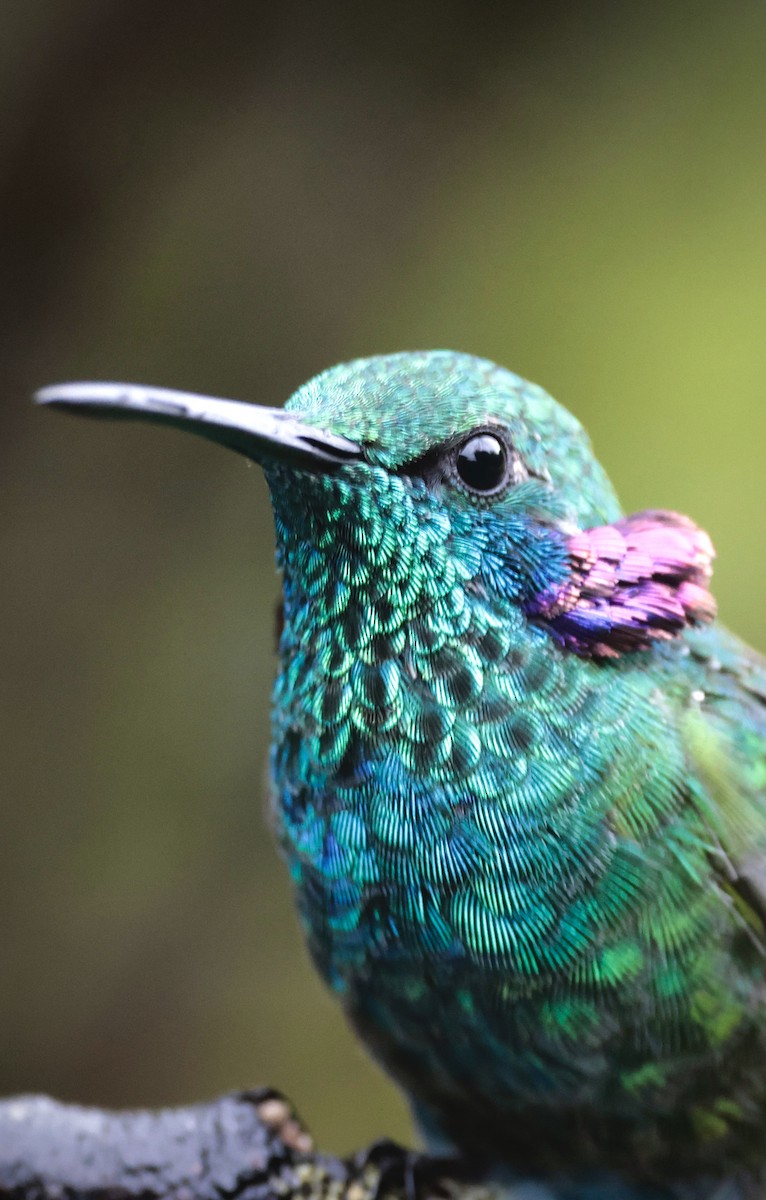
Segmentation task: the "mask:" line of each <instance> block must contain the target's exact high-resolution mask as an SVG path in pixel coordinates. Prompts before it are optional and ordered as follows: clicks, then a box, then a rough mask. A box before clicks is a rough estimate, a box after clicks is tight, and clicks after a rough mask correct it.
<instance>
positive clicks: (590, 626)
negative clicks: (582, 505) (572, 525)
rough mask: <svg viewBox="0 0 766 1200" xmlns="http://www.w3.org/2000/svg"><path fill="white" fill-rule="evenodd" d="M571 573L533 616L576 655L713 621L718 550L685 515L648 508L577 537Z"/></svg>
mask: <svg viewBox="0 0 766 1200" xmlns="http://www.w3.org/2000/svg"><path fill="white" fill-rule="evenodd" d="M568 550H569V557H570V562H571V575H570V577H569V579H568V580H567V582H566V583H565V584H564V585H563V587H561V588H560V589H559V590H558V592H556V593H555V594H551V593H548V594H547V595H544V596H542V597H540V598H539V599H538V601H537V603H536V604H535V606H534V609H533V610H532V615H534V616H537V617H540V618H542V619H543V620H544V621H545V622H546V624H547V625H548V626H549V627H550V629H551V630H552V632H553V633H554V634H555V636H556V637H557V638H558V640H559V641H560V642H561V643H562V644H563V645H565V646H566V647H567V648H568V649H570V650H574V651H575V652H576V653H577V654H582V655H591V656H593V657H594V658H617V657H619V656H620V655H622V654H629V653H631V652H632V651H634V650H642V649H645V648H646V647H647V646H649V645H651V643H652V642H653V641H656V640H662V639H668V638H672V637H676V636H677V635H678V634H680V633H681V632H682V631H683V630H684V629H685V628H686V626H687V625H697V624H700V623H702V622H705V621H711V620H712V619H713V617H714V616H715V612H716V606H715V600H714V599H713V597H712V596H711V594H710V592H709V590H708V585H709V583H710V577H711V575H712V562H713V557H714V554H715V551H714V550H713V545H712V542H711V541H710V538H709V537H708V535H707V534H706V533H705V532H704V530H702V529H699V528H698V526H696V525H695V524H694V522H693V521H690V520H689V518H688V517H684V516H681V514H680V513H674V512H664V511H661V510H654V509H649V510H647V511H646V512H640V513H635V514H634V515H633V516H631V517H624V518H623V519H622V520H620V521H615V523H614V524H613V525H599V526H597V527H596V528H594V529H584V530H582V531H581V532H578V533H575V534H573V535H572V536H571V537H570V538H569V541H568Z"/></svg>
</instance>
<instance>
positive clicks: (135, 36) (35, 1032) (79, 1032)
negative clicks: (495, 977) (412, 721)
mask: <svg viewBox="0 0 766 1200" xmlns="http://www.w3.org/2000/svg"><path fill="white" fill-rule="evenodd" d="M765 61H766V7H764V5H763V3H762V2H761V0H757V2H756V0H753V2H752V3H747V2H742V0H734V3H732V4H729V5H721V4H719V3H708V2H707V0H697V2H695V3H683V2H681V0H670V2H667V3H664V4H656V3H649V4H646V3H644V4H627V5H620V4H615V3H590V2H585V3H580V4H575V5H570V4H560V5H555V4H543V3H538V4H527V5H522V4H514V3H508V4H491V5H490V4H487V5H484V4H482V3H477V2H476V0H473V2H472V3H468V2H464V0H441V2H440V3H437V2H435V0H434V2H433V3H426V2H420V0H413V2H411V3H409V4H406V5H405V4H399V3H390V4H387V5H385V6H380V7H378V6H376V5H374V4H372V5H362V4H358V3H356V4H354V3H346V4H340V3H332V2H331V3H316V2H315V3H312V2H311V0H288V2H285V3H275V4H272V5H265V4H258V3H253V2H252V0H239V2H229V3H223V4H220V5H214V4H211V3H194V2H193V0H184V2H183V3H178V2H176V0H165V2H164V3H162V4H157V3H156V0H130V2H128V0H44V2H43V0H25V3H24V4H23V5H21V4H5V5H3V6H2V8H0V100H1V101H2V102H1V103H0V255H1V257H2V262H1V270H0V281H1V282H0V377H1V382H2V387H1V388H0V422H1V426H0V432H1V434H2V437H0V458H1V459H2V476H1V483H0V487H1V490H2V506H1V507H0V556H1V561H2V568H3V586H2V589H1V591H0V730H1V731H2V732H1V733H0V737H1V738H2V778H3V797H4V798H3V803H2V809H1V811H0V962H1V963H2V977H1V978H2V985H1V986H0V1093H10V1092H16V1091H22V1090H24V1091H47V1092H51V1093H53V1094H55V1095H57V1096H60V1097H63V1098H67V1099H76V1100H80V1101H83V1102H93V1103H98V1104H109V1105H144V1104H166V1103H177V1102H186V1101H191V1100H195V1099H200V1098H203V1097H206V1096H209V1095H212V1094H214V1093H216V1092H219V1091H223V1090H226V1089H230V1088H233V1087H236V1086H241V1085H248V1084H255V1083H259V1082H262V1083H267V1082H268V1083H271V1084H275V1085H278V1086H279V1087H281V1088H283V1089H285V1090H286V1091H287V1092H288V1093H289V1094H290V1095H291V1096H292V1097H293V1099H294V1100H295V1101H296V1103H297V1104H298V1106H299V1108H300V1110H301V1111H302V1112H303V1114H304V1115H305V1117H306V1118H307V1119H308V1121H309V1123H310V1125H311V1127H312V1128H313V1130H314V1131H315V1132H316V1134H317V1135H318V1137H319V1138H320V1140H321V1142H322V1143H323V1145H324V1146H325V1147H326V1148H327V1149H339V1150H345V1149H348V1148H350V1147H352V1146H354V1145H357V1144H359V1143H361V1142H362V1141H363V1140H365V1139H370V1138H373V1137H375V1136H377V1135H380V1134H383V1133H388V1134H391V1135H395V1136H399V1137H407V1136H408V1123H407V1118H406V1113H405V1110H404V1107H403V1105H402V1103H401V1101H400V1100H399V1097H398V1096H397V1094H396V1093H395V1091H394V1090H393V1088H391V1087H390V1086H389V1085H388V1084H387V1083H385V1082H384V1080H383V1079H382V1077H381V1076H380V1075H379V1074H378V1072H377V1071H376V1069H375V1068H374V1067H373V1066H372V1065H371V1064H370V1063H369V1062H368V1060H367V1059H366V1057H365V1056H364V1054H363V1052H362V1051H361V1050H360V1049H358V1048H357V1046H356V1044H355V1042H354V1040H353V1039H352V1037H351V1035H350V1034H349V1033H347V1031H346V1030H345V1028H344V1025H343V1022H342V1020H341V1018H340V1015H339V1014H338V1012H337V1011H336V1009H335V1007H334V1006H333V1004H332V1003H331V1002H330V1001H329V999H328V998H326V996H325V995H324V993H323V990H322V988H321V986H320V984H319V982H318V981H317V980H316V979H315V978H314V975H313V973H312V971H311V969H310V967H309V965H308V963H307V960H306V958H305V955H304V952H303V947H302V945H301V942H300V938H299V934H298V929H297V926H296V922H295V919H294V917H293V912H292V904H291V898H290V895H289V891H288V885H287V880H286V877H285V872H284V871H283V870H282V866H281V863H280V862H279V860H278V858H277V855H276V852H275V850H274V848H273V846H272V839H271V836H270V833H269V830H268V828H267V822H266V818H265V803H264V791H265V788H264V782H265V772H264V756H265V741H266V735H267V720H268V695H269V688H270V683H271V678H272V674H273V670H274V657H273V646H272V611H273V605H274V600H275V596H276V593H277V579H276V576H275V572H274V569H273V564H272V554H273V545H272V532H271V520H270V515H269V513H268V511H267V504H266V496H265V490H264V487H263V485H262V482H261V480H260V478H259V476H258V473H257V471H256V470H250V469H248V467H247V464H245V462H244V461H243V460H240V459H238V458H236V457H235V456H233V455H230V454H227V453H224V452H222V451H220V450H216V449H214V448H212V447H211V446H209V445H206V444H204V443H202V442H198V441H196V440H194V439H192V438H183V437H180V436H177V435H173V434H170V433H167V432H166V431H163V430H157V429H152V428H143V429H142V428H140V427H138V426H136V427H131V426H124V427H123V426H114V427H109V426H105V425H97V424H94V425H90V424H88V423H86V422H82V423H79V422H75V421H69V420H67V419H65V418H63V417H59V416H58V415H56V414H54V413H50V412H47V413H46V412H40V411H33V410H32V408H31V406H30V404H29V401H28V396H29V393H30V391H31V390H32V388H33V387H35V386H39V385H41V384H44V383H48V382H52V381H54V380H60V379H66V378H126V379H132V380H140V381H147V382H153V383H156V384H163V385H167V386H177V387H186V388H190V389H195V390H209V391H211V392H213V393H216V394H218V395H224V396H232V397H239V398H242V399H249V400H255V401H261V402H265V403H267V404H277V403H280V402H281V401H282V400H283V399H284V398H285V397H286V396H287V395H288V394H289V393H290V392H291V391H292V390H293V388H294V387H296V386H297V385H298V384H299V383H300V382H302V380H304V379H305V378H307V377H308V376H309V375H311V374H313V373H314V372H316V371H317V370H319V369H321V368H323V367H326V366H328V365H330V364H331V363H333V362H335V361H338V360H341V359H343V358H348V357H351V356H355V355H359V354H369V353H374V352H376V351H391V350H397V349H405V348H416V347H430V346H450V347H453V348H455V349H462V350H470V351H473V352H475V353H478V354H483V355H487V356H490V357H492V358H495V359H497V360H499V361H501V362H503V363H504V364H506V365H508V366H511V367H513V368H515V369H516V370H518V371H519V372H521V373H522V374H525V375H527V376H529V377H531V378H533V379H535V380H536V381H538V382H540V383H542V384H543V385H545V386H546V387H548V388H549V390H551V391H552V392H553V393H554V394H555V395H556V396H558V397H559V398H560V399H562V400H563V401H564V402H565V403H566V404H567V405H568V406H569V407H570V408H572V409H573V410H574V411H575V412H576V413H577V414H578V415H579V416H580V417H581V418H582V419H583V420H584V422H585V423H586V424H587V425H588V427H589V429H590V430H591V433H592V435H593V438H594V441H595V443H596V447H597V449H598V451H599V453H600V456H601V458H602V459H603V461H604V462H605V463H606V464H607V466H608V468H609V471H610V473H611V475H612V477H613V479H614V480H615V481H616V483H617V485H618V488H619V490H620V492H621V494H622V497H623V499H624V502H625V504H626V506H627V507H629V508H638V507H644V506H649V505H652V506H667V507H673V508H678V509H681V510H682V511H687V512H689V513H690V514H692V515H693V516H694V517H695V518H696V519H697V520H698V521H699V522H700V523H701V524H703V525H704V526H705V527H706V528H707V529H708V530H709V531H710V533H711V534H712V536H713V539H714V541H715V543H716V545H717V547H718V552H719V565H718V568H717V573H716V580H715V584H716V593H717V595H718V597H719V600H720V605H721V610H722V613H723V616H724V618H725V619H726V621H727V622H729V623H730V624H731V625H733V626H734V627H735V628H737V629H738V630H739V631H740V632H741V633H743V634H744V635H745V636H746V637H747V638H748V639H750V640H751V641H753V642H755V643H756V644H760V645H761V646H764V645H766V615H764V596H765V595H766V587H765V586H764V584H765V582H766V581H765V578H764V576H765V572H766V563H765V561H764V553H763V536H764V520H763V518H764V501H765V500H766V480H765V478H764V469H763V457H764V444H765V442H766V404H765V403H764V394H765V389H766V338H765V337H764V315H765V314H766V72H764V62H765Z"/></svg>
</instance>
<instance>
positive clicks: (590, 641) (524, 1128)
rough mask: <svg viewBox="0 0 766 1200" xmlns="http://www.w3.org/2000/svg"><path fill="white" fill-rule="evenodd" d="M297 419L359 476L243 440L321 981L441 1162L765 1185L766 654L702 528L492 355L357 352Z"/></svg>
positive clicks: (596, 1184) (275, 762)
mask: <svg viewBox="0 0 766 1200" xmlns="http://www.w3.org/2000/svg"><path fill="white" fill-rule="evenodd" d="M288 409H289V410H290V414H291V416H292V417H294V418H297V419H298V420H299V421H300V422H301V423H302V424H305V425H306V426H307V427H310V430H311V432H312V436H314V435H315V434H316V431H317V430H320V431H324V433H325V434H327V435H328V436H329V435H331V436H332V437H333V438H334V439H335V442H334V445H335V447H336V449H335V450H334V451H333V454H334V455H335V457H334V459H333V461H332V462H331V463H327V462H324V463H320V462H319V461H318V460H317V461H312V460H311V459H310V457H308V455H309V451H308V449H305V448H304V450H302V451H301V454H300V455H297V456H296V453H295V452H294V451H293V452H291V453H289V454H288V453H283V452H280V451H279V448H277V451H276V452H275V450H274V447H273V446H269V445H266V444H265V443H264V442H263V441H261V442H259V443H258V444H256V443H255V442H253V444H252V445H251V446H249V447H248V446H245V445H237V447H236V448H238V449H242V450H243V451H244V452H245V453H248V454H249V455H250V456H251V457H253V458H255V459H256V460H257V461H259V462H260V463H261V465H262V466H263V467H264V470H265V473H266V477H267V480H268V483H269V487H270V490H271V495H272V500H273V505H274V512H275V519H276V529H277V544H278V558H279V565H280V567H281V569H282V572H283V578H284V626H283V630H282V634H281V638H280V671H279V675H278V679H277V682H276V686H275V691H274V717H273V750H272V773H273V779H274V812H275V816H276V822H277V827H278V831H279V838H280V842H281V845H282V847H283V850H284V852H285V855H286V857H287V861H288V864H289V867H290V871H291V874H292V878H293V881H294V884H295V887H296V891H297V896H298V903H299V908H300V912H301V916H302V919H303V922H304V925H305V929H306V933H307V937H308V942H309V946H310V949H311V953H312V955H313V958H314V960H315V962H316V963H317V966H318V968H319V970H320V971H321V972H322V974H323V975H324V977H325V978H326V979H327V981H328V983H329V984H330V986H331V987H332V989H333V990H334V991H335V992H336V993H337V994H338V996H339V998H340V1000H341V1003H342V1004H343V1006H344V1008H345V1010H346V1012H347V1013H348V1015H349V1017H350V1019H351V1021H352V1022H353V1024H354V1025H355V1027H356V1028H357V1029H358V1030H359V1032H360V1034H361V1036H362V1038H363V1039H364V1040H365V1041H366V1043H367V1044H368V1046H369V1047H370V1048H371V1049H372V1051H373V1053H374V1054H375V1055H376V1056H377V1057H378V1058H379V1059H380V1061H381V1062H382V1063H383V1064H384V1065H385V1066H386V1067H387V1069H388V1070H389V1071H390V1072H391V1074H392V1075H393V1076H394V1078H395V1079H397V1080H398V1082H399V1083H400V1084H401V1086H402V1087H403V1088H404V1089H405V1090H406V1092H407V1094H408V1095H409V1096H410V1098H411V1100H412V1103H413V1107H414V1109H415V1111H416V1114H417V1116H418V1119H419V1121H420V1123H421V1125H422V1127H423V1129H424V1130H425V1132H426V1135H427V1137H428V1138H429V1139H430V1141H431V1143H432V1144H433V1145H443V1144H444V1143H445V1142H446V1143H450V1144H453V1145H456V1146H458V1147H459V1148H461V1149H463V1150H468V1151H471V1152H473V1153H475V1154H477V1155H478V1156H480V1157H481V1158H483V1159H484V1160H485V1161H487V1162H491V1163H494V1164H496V1165H497V1169H498V1170H499V1171H502V1172H504V1174H505V1177H506V1178H507V1179H509V1180H513V1179H515V1180H527V1181H538V1182H539V1183H540V1184H545V1185H546V1186H547V1187H548V1188H549V1189H550V1192H549V1194H550V1195H552V1196H555V1197H557V1198H561V1200H564V1198H567V1200H591V1198H595V1197H597V1196H598V1197H604V1198H606V1197H608V1198H610V1200H628V1198H631V1200H634V1198H639V1197H640V1198H641V1200H661V1198H663V1197H665V1198H670V1197H677V1198H679V1200H681V1198H683V1200H687V1198H689V1200H691V1198H692V1197H700V1198H701V1197H707V1196H710V1197H713V1196H716V1197H724V1196H726V1197H727V1198H728V1197H731V1198H732V1200H733V1198H735V1197H736V1198H744V1197H756V1196H761V1195H762V1194H763V1193H764V1191H765V1190H766V1166H765V1164H766V989H765V984H766V933H765V931H764V922H765V921H766V667H765V666H764V664H763V662H762V660H760V659H759V658H758V657H757V656H756V655H755V654H754V653H753V652H752V651H750V650H749V649H747V648H746V647H744V646H743V645H742V644H741V643H739V642H738V641H737V640H736V639H735V638H733V637H732V636H731V635H730V634H728V633H726V632H725V631H724V630H722V629H720V628H718V627H716V626H715V625H714V624H710V625H708V624H707V622H709V621H710V620H711V619H712V617H713V614H714V606H713V603H712V601H711V599H710V596H709V593H708V591H707V584H708V580H709V575H710V562H711V558H712V547H710V543H709V541H708V539H707V538H706V535H704V534H703V533H702V532H701V531H700V530H698V529H697V528H696V527H695V526H694V525H693V524H692V523H691V522H690V521H688V520H687V519H686V518H682V517H679V516H677V515H676V514H663V513H657V512H649V513H645V514H638V515H637V516H634V517H629V518H625V517H623V516H622V514H621V511H620V508H619V505H618V502H617V500H616V498H615V495H614V492H613V491H612V488H611V486H610V484H609V481H608V479H607V478H606V476H605V474H604V473H603V471H602V469H601V467H600V466H599V464H598V463H597V461H596V460H595V458H594V457H593V454H592V451H591V447H590V444H589V442H588V439H587V437H586V435H585V433H584V431H583V430H582V428H581V427H580V425H579V424H578V423H577V422H576V420H575V419H574V418H573V417H572V416H570V415H569V414H568V413H567V412H566V411H565V410H564V409H563V408H561V407H560V406H559V405H558V404H557V403H556V402H555V401H554V400H552V399H551V398H550V397H549V396H548V395H547V394H546V393H545V392H544V391H542V390H541V389H540V388H537V387H535V386H533V385H531V384H529V383H526V382H525V381H523V380H522V379H520V378H519V377H518V376H516V375H513V374H511V373H510V372H508V371H505V370H503V369H502V368H500V367H497V366H495V365H494V364H492V363H489V362H486V361H484V360H480V359H476V358H472V357H470V356H467V355H461V354H454V353H451V352H424V353H414V354H402V355H393V356H389V357H380V358H373V359H367V360H359V361H356V362H353V363H349V364H345V365H341V366H339V367H335V368H333V369H332V370H330V371H327V372H325V373H324V374H323V375H320V376H318V377H317V378H315V379H314V380H312V381H311V382H310V383H308V384H306V385H305V386H304V387H303V388H301V389H300V390H299V391H298V392H297V393H296V394H295V396H294V397H293V398H292V400H291V401H290V402H289V405H288ZM127 415H130V414H127ZM157 419H160V418H157ZM162 419H164V420H165V421H166V423H171V424H179V425H180V424H183V425H187V426H188V427H189V428H192V429H193V430H194V429H195V428H196V429H197V431H198V432H205V431H204V430H201V429H199V428H198V426H197V425H196V424H193V425H190V424H189V417H188V415H187V416H178V417H177V418H174V417H164V418H162ZM477 431H478V433H479V434H481V435H482V436H484V435H486V436H489V437H490V438H492V437H495V438H497V439H499V441H500V442H501V444H502V445H503V446H504V447H505V450H506V459H507V480H506V485H505V486H503V487H502V488H499V489H496V490H495V491H494V492H492V494H487V495H482V494H481V493H480V492H477V491H475V490H474V491H472V490H471V488H469V487H466V486H465V485H464V484H463V483H462V482H461V479H460V477H459V474H458V473H456V469H455V462H456V459H455V455H456V453H457V448H459V447H460V446H461V445H463V444H464V443H465V439H466V438H468V437H470V436H471V435H472V434H476V433H477ZM209 436H213V435H209ZM218 440H223V439H221V438H219V439H218ZM314 440H315V441H317V438H316V437H315V439H314ZM320 440H321V439H320ZM229 444H231V442H230V441H229ZM317 444H318V442H317ZM344 446H345V447H346V449H345V450H344V449H343V447H344ZM349 446H352V447H356V450H355V451H354V450H348V447H349ZM344 455H345V457H344ZM521 1194H523V1190H522V1192H519V1195H521ZM530 1194H531V1193H530Z"/></svg>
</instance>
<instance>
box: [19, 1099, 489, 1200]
mask: <svg viewBox="0 0 766 1200" xmlns="http://www.w3.org/2000/svg"><path fill="white" fill-rule="evenodd" d="M422 1162H427V1160H421V1164H422ZM412 1163H413V1156H412V1155H410V1154H408V1153H407V1152H406V1151H404V1150H402V1149H401V1148H399V1147H397V1146H395V1145H393V1143H391V1144H385V1146H384V1149H383V1151H382V1152H381V1150H380V1147H378V1148H373V1150H372V1151H370V1152H368V1153H364V1154H361V1155H358V1156H355V1157H354V1158H353V1159H351V1160H341V1159H338V1158H332V1157H330V1156H328V1155H323V1154H319V1153H317V1152H316V1151H315V1150H314V1146H313V1142H312V1139H311V1137H310V1135H309V1134H308V1133H307V1132H306V1130H305V1129H304V1128H303V1126H302V1125H301V1124H300V1122H299V1120H298V1118H297V1117H296V1115H295V1113H294V1111H293V1109H292V1108H291V1106H290V1104H289V1103H288V1101H286V1100H285V1099H284V1098H283V1097H282V1096H281V1095H279V1093H277V1092H274V1091H273V1090H270V1089H261V1090H258V1091H253V1092H240V1093H234V1094H232V1095H229V1096H222V1097H221V1098H220V1099H218V1100H214V1101H212V1102H211V1103H209V1104H196V1105H192V1106H190V1107H188V1108H174V1109H162V1110H160V1111H157V1112H148V1111H136V1112H123V1113H115V1112H107V1111H105V1110H103V1109H99V1108H80V1107H78V1106H76V1105H71V1104H60V1103H59V1102H58V1101H56V1100H51V1099H49V1098H48V1097H47V1096H17V1097H14V1098H12V1099H9V1100H5V1101H0V1200H155V1198H156V1200H160V1198H168V1200H223V1198H225V1200H235V1198H236V1200H240V1198H241V1200H277V1198H279V1200H298V1198H299V1197H300V1198H301V1200H394V1197H397V1196H400V1195H401V1194H402V1193H403V1192H404V1193H407V1194H411V1193H413V1192H414V1193H415V1194H417V1195H419V1196H424V1195H429V1196H431V1195H436V1194H439V1195H442V1196H454V1197H456V1198H457V1197H462V1198H463V1200H468V1198H469V1196H470V1197H471V1198H472V1200H479V1196H480V1195H483V1196H485V1197H486V1196H487V1193H486V1192H479V1191H478V1190H477V1189H475V1188H472V1187H469V1188H463V1187H461V1186H460V1185H459V1184H455V1183H451V1182H450V1181H449V1180H448V1179H443V1180H440V1181H439V1186H438V1190H437V1189H436V1184H435V1179H436V1176H437V1175H439V1174H440V1172H439V1171H438V1169H437V1164H435V1163H434V1170H427V1171H426V1172H425V1174H423V1175H422V1177H421V1176H420V1171H421V1169H422V1168H420V1169H419V1170H418V1171H416V1175H415V1185H416V1186H415V1187H413V1186H412V1185H413V1178H412V1176H411V1171H412ZM442 1166H443V1164H442ZM421 1183H422V1184H423V1185H424V1186H423V1188H421V1187H420V1186H418V1185H419V1184H421Z"/></svg>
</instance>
